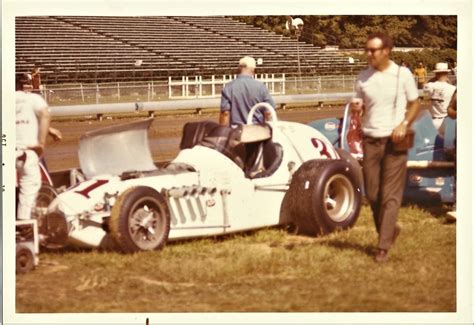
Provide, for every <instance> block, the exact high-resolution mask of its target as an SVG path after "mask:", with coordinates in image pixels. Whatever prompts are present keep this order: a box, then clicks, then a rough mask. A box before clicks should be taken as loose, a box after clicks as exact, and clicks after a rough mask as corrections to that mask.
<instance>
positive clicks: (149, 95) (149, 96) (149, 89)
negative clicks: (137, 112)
mask: <svg viewBox="0 0 474 325" xmlns="http://www.w3.org/2000/svg"><path fill="white" fill-rule="evenodd" d="M150 99H151V85H150V83H148V92H147V102H149V101H150Z"/></svg>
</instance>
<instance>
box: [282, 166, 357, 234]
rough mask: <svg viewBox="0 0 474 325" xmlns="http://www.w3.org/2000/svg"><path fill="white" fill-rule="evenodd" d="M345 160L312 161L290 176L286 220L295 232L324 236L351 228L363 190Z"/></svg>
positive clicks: (355, 171) (355, 173)
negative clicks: (288, 212)
mask: <svg viewBox="0 0 474 325" xmlns="http://www.w3.org/2000/svg"><path fill="white" fill-rule="evenodd" d="M353 167H354V166H351V164H350V163H348V162H347V161H346V160H311V161H307V162H306V163H304V164H303V165H302V166H301V167H300V168H299V169H298V170H297V171H296V173H295V174H294V175H293V178H292V182H291V185H290V188H289V190H288V192H287V194H286V196H285V199H284V200H285V202H284V204H285V205H286V206H287V207H288V208H289V209H290V216H289V218H287V219H286V220H285V223H286V224H288V225H290V226H291V227H290V229H293V230H295V231H296V233H298V234H303V235H308V236H318V235H325V234H329V233H331V232H334V231H336V230H343V229H348V228H350V227H352V226H353V225H354V224H355V223H356V221H357V218H358V217H359V212H360V206H361V203H362V191H361V184H360V181H359V177H358V175H357V170H355V169H354V168H353Z"/></svg>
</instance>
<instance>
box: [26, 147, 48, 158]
mask: <svg viewBox="0 0 474 325" xmlns="http://www.w3.org/2000/svg"><path fill="white" fill-rule="evenodd" d="M27 149H29V150H33V151H34V152H36V155H37V156H38V158H41V156H43V153H44V144H39V145H37V146H32V147H28V148H27Z"/></svg>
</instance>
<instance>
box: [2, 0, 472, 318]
mask: <svg viewBox="0 0 474 325" xmlns="http://www.w3.org/2000/svg"><path fill="white" fill-rule="evenodd" d="M2 9H3V12H2V18H3V19H2V93H3V96H2V107H3V109H2V129H3V133H6V134H7V137H8V145H7V147H4V148H2V149H3V152H2V154H3V161H4V163H5V167H3V184H6V185H7V190H6V191H5V192H4V193H3V198H2V202H3V211H2V212H3V214H2V215H3V234H2V235H3V236H2V238H3V252H4V254H3V321H4V322H5V324H21V323H24V324H37V323H38V324H39V323H49V324H55V323H60V324H64V323H71V324H73V323H74V324H83V323H94V324H96V323H104V324H106V323H109V324H110V323H114V324H145V320H146V318H149V319H150V324H163V323H190V322H206V323H223V322H232V323H239V322H240V323H249V322H255V323H265V322H271V323H308V322H318V323H372V322H375V323H381V322H383V323H406V322H410V323H471V322H472V310H473V304H472V301H473V299H472V298H473V296H472V291H473V290H472V288H473V286H472V282H471V280H472V275H473V273H472V272H473V271H472V269H473V267H472V266H473V264H472V240H471V235H472V233H473V232H472V230H473V228H472V226H473V223H472V220H471V218H472V202H473V191H472V182H473V181H474V179H473V177H472V176H473V173H472V166H474V163H473V160H472V149H473V146H472V144H473V141H472V140H473V134H474V133H473V129H474V128H473V127H472V125H474V123H473V122H474V121H473V114H472V109H473V107H472V93H473V92H474V89H473V87H472V60H473V57H472V42H473V36H472V35H471V33H472V15H473V11H472V9H473V8H472V3H471V1H470V0H452V1H450V0H443V1H441V0H434V1H433V0H432V1H424V0H398V1H396V2H395V1H388V0H378V1H377V0H363V1H354V0H352V1H351V0H338V1H336V0H333V1H329V0H327V1H323V0H312V1H307V0H306V1H304V0H297V1H290V0H287V1H282V0H271V1H270V0H269V1H262V0H260V1H258V2H257V1H251V0H238V1H236V2H235V3H234V5H231V4H230V3H228V2H226V1H217V0H206V1H184V0H174V1H173V0H167V1H156V0H155V1H151V0H138V1H123V0H121V1H117V0H114V1H111V0H108V1H107V0H100V1H91V0H87V1H80V0H74V1H72V0H68V1H65V0H63V1H59V0H49V1H34V0H3V2H2ZM229 14H231V15H242V16H243V15H302V14H304V15H457V16H458V77H457V78H458V102H459V107H460V109H459V112H458V163H457V166H458V176H459V177H458V186H457V193H458V202H457V214H458V219H457V224H456V239H457V246H456V252H457V259H456V261H457V265H456V268H457V290H456V292H457V312H455V313H408V312H407V313H380V312H379V313H133V314H121V313H120V314H118V313H106V314H95V313H85V314H63V313H58V314H44V313H43V314H16V313H15V309H14V308H15V267H14V265H15V255H14V254H13V252H14V246H13V245H14V240H15V238H14V231H13V229H14V217H13V216H14V204H13V202H14V195H15V194H14V188H13V184H15V170H14V157H15V154H14V145H13V143H14V139H15V125H14V119H13V107H14V105H15V102H14V96H12V95H10V94H13V93H14V86H13V85H14V82H13V80H14V73H15V50H14V44H15V35H14V22H15V16H26V15H84V16H95V15H107V16H134V15H137V16H140V15H147V16H153V15H156V16H173V15H194V16H197V15H199V16H206V15H229ZM459 140H461V141H459ZM427 254H429V252H427Z"/></svg>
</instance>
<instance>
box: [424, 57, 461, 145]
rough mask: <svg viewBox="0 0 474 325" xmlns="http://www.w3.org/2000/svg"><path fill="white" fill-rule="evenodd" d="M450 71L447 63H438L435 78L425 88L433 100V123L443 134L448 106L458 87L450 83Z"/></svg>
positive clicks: (431, 111) (431, 110)
mask: <svg viewBox="0 0 474 325" xmlns="http://www.w3.org/2000/svg"><path fill="white" fill-rule="evenodd" d="M449 71H451V70H450V69H448V64H447V63H443V62H440V63H436V66H435V70H433V72H434V73H435V77H434V80H433V81H431V80H430V82H428V83H427V84H426V85H425V87H424V88H423V89H424V91H425V92H426V93H427V94H428V96H429V97H430V100H431V105H430V113H431V118H432V119H433V124H434V126H435V127H436V130H438V133H439V134H440V135H441V136H444V127H443V125H444V124H443V122H444V119H445V118H446V116H448V106H449V103H450V101H451V98H452V97H453V94H454V92H455V91H456V87H455V86H453V85H451V84H450V83H449V77H448V74H449Z"/></svg>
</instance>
